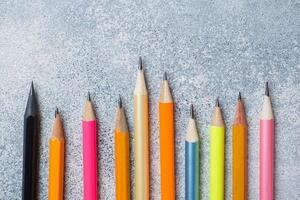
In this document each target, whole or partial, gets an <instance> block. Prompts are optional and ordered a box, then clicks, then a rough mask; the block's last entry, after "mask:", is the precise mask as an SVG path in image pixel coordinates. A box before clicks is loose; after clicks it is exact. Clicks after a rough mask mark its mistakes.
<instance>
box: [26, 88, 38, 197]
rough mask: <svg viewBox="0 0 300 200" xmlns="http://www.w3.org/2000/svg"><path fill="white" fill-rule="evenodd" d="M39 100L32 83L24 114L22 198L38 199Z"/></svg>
mask: <svg viewBox="0 0 300 200" xmlns="http://www.w3.org/2000/svg"><path fill="white" fill-rule="evenodd" d="M38 125H39V116H38V109H37V100H36V96H35V92H34V88H33V83H32V84H31V89H30V92H29V96H28V100H27V106H26V110H25V115H24V138H23V171H22V173H23V179H22V199H23V200H32V199H36V182H37V177H36V176H37V156H38V155H37V150H38V137H39V135H38V133H39V130H38V129H39V128H38Z"/></svg>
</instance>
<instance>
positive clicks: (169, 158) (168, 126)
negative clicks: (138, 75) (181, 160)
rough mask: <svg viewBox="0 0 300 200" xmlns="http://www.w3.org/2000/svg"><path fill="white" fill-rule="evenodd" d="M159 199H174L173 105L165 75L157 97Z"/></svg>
mask: <svg viewBox="0 0 300 200" xmlns="http://www.w3.org/2000/svg"><path fill="white" fill-rule="evenodd" d="M159 131H160V175H161V180H160V182H161V199H162V200H172V199H173V200H174V199H175V194H176V192H175V159H174V156H175V153H174V150H175V149H174V103H173V98H172V95H171V92H170V88H169V84H168V80H167V75H166V73H165V75H164V79H163V82H162V85H161V90H160V97H159Z"/></svg>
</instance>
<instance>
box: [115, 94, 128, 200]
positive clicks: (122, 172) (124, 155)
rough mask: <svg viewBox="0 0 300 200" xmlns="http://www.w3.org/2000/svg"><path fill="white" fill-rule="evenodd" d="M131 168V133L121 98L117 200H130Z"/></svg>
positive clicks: (117, 152)
mask: <svg viewBox="0 0 300 200" xmlns="http://www.w3.org/2000/svg"><path fill="white" fill-rule="evenodd" d="M129 166H130V160H129V131H128V127H127V122H126V118H125V114H124V109H123V106H122V100H121V98H120V99H119V106H118V108H117V114H116V127H115V176H116V200H130V168H129Z"/></svg>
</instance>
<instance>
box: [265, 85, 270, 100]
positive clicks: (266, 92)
mask: <svg viewBox="0 0 300 200" xmlns="http://www.w3.org/2000/svg"><path fill="white" fill-rule="evenodd" d="M265 95H266V96H268V97H269V96H270V91H269V82H268V81H267V82H266V90H265Z"/></svg>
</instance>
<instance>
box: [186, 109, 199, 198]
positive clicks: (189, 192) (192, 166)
mask: <svg viewBox="0 0 300 200" xmlns="http://www.w3.org/2000/svg"><path fill="white" fill-rule="evenodd" d="M199 165H200V163H199V136H198V132H197V128H196V121H195V115H194V109H193V105H191V116H190V119H189V124H188V128H187V134H186V139H185V200H199V198H200V191H199V190H200V188H199V186H200V180H199V179H200V167H199Z"/></svg>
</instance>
